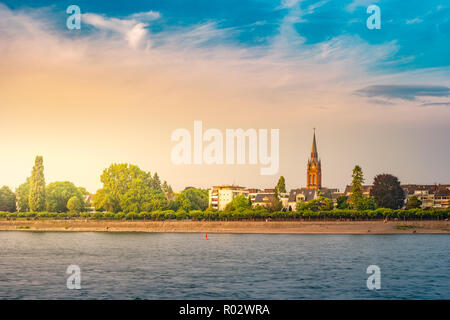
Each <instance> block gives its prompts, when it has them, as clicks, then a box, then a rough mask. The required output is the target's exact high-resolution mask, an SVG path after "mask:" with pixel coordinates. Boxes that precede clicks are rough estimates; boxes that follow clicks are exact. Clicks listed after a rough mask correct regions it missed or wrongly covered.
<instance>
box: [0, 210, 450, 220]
mask: <svg viewBox="0 0 450 320" xmlns="http://www.w3.org/2000/svg"><path fill="white" fill-rule="evenodd" d="M449 214H450V209H445V210H434V209H426V210H424V209H409V210H402V209H398V210H393V209H385V208H379V209H375V210H363V211H359V210H351V209H348V210H346V209H334V210H329V211H312V210H299V211H274V212H271V211H269V210H267V209H265V208H256V209H236V210H224V211H218V210H215V209H211V208H208V209H206V210H204V211H202V210H191V211H185V210H183V209H181V210H178V211H174V210H156V211H152V212H140V213H135V212H129V213H124V212H117V213H114V212H94V213H89V212H82V213H77V212H61V213H55V212H38V213H34V212H13V213H11V212H0V218H3V219H15V218H26V219H46V218H49V219H97V220H152V221H162V220H195V221H203V220H208V221H217V220H219V221H238V220H250V221H251V220H267V219H271V220H280V221H285V220H354V221H358V220H359V221H361V220H380V219H398V220H423V219H424V220H430V219H431V220H443V219H448V216H449Z"/></svg>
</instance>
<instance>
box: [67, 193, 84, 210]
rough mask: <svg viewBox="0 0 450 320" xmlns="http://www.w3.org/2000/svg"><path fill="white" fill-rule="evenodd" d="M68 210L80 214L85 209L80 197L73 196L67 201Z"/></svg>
mask: <svg viewBox="0 0 450 320" xmlns="http://www.w3.org/2000/svg"><path fill="white" fill-rule="evenodd" d="M67 209H68V210H69V211H70V212H80V211H82V210H83V209H84V204H83V201H81V200H80V198H79V197H77V196H73V197H71V198H70V199H69V200H68V201H67Z"/></svg>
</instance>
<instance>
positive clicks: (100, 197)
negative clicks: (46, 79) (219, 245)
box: [0, 156, 208, 216]
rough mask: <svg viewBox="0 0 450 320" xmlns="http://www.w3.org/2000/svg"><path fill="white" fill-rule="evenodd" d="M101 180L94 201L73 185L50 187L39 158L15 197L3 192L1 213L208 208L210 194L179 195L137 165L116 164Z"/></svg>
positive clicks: (7, 190)
mask: <svg viewBox="0 0 450 320" xmlns="http://www.w3.org/2000/svg"><path fill="white" fill-rule="evenodd" d="M100 180H101V182H102V184H103V187H102V188H101V189H99V190H98V191H97V192H96V193H95V194H94V196H93V197H92V199H90V197H88V196H89V195H90V194H89V192H87V190H86V189H85V188H83V187H77V186H75V184H73V183H72V182H69V181H62V182H60V181H58V182H53V183H50V184H48V185H46V183H45V177H44V163H43V158H42V157H41V156H37V157H36V160H35V165H34V166H33V169H32V173H31V176H30V177H29V178H27V180H26V181H25V182H24V183H23V184H21V185H20V186H19V187H18V188H17V189H16V192H15V193H14V192H13V191H11V189H10V188H8V187H7V186H4V187H2V188H0V211H5V212H10V213H14V212H20V213H29V212H37V213H40V212H42V213H43V214H45V212H49V213H61V214H63V213H71V214H76V213H80V212H84V211H90V210H88V209H87V208H92V207H93V208H94V209H95V210H96V211H100V212H104V211H108V212H114V213H118V212H124V213H129V212H143V211H155V210H174V211H177V210H179V209H182V210H186V211H192V210H205V209H206V208H207V207H208V192H207V190H202V189H197V188H188V189H186V190H184V191H183V192H180V193H175V192H173V190H172V187H171V186H170V185H169V184H168V183H167V182H166V181H164V182H161V180H160V178H159V176H158V174H157V173H156V172H155V173H154V174H153V175H152V174H151V173H150V172H146V171H143V170H141V169H140V168H139V167H138V166H136V165H131V164H127V163H120V164H112V165H111V166H110V167H109V168H107V169H105V170H104V171H103V173H102V175H101V176H100ZM29 215H30V214H29ZM11 216H12V215H11ZM20 216H23V215H20Z"/></svg>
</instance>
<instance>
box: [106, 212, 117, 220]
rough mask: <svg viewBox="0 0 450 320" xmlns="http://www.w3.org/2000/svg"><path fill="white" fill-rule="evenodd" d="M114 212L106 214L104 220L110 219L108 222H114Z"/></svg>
mask: <svg viewBox="0 0 450 320" xmlns="http://www.w3.org/2000/svg"><path fill="white" fill-rule="evenodd" d="M114 216H115V215H114V212H105V213H104V214H103V218H105V219H108V220H112V219H114Z"/></svg>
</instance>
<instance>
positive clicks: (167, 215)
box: [162, 210, 177, 220]
mask: <svg viewBox="0 0 450 320" xmlns="http://www.w3.org/2000/svg"><path fill="white" fill-rule="evenodd" d="M162 213H164V219H166V220H171V219H176V217H177V216H176V214H175V211H173V210H166V211H163V212H162Z"/></svg>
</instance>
